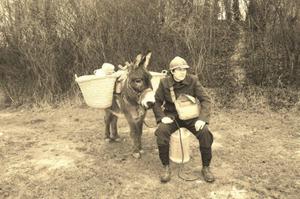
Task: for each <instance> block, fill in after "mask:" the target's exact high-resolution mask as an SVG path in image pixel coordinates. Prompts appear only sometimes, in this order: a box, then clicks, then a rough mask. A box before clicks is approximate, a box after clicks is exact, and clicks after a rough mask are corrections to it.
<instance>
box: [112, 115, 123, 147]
mask: <svg viewBox="0 0 300 199" xmlns="http://www.w3.org/2000/svg"><path fill="white" fill-rule="evenodd" d="M117 124H118V117H117V116H115V115H113V116H112V120H111V123H110V130H111V139H112V140H114V141H117V142H119V141H121V139H120V136H119V134H118V125H117Z"/></svg>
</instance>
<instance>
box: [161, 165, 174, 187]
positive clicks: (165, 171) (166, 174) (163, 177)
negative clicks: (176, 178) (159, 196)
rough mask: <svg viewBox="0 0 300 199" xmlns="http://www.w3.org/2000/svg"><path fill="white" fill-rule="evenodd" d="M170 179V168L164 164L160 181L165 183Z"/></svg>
mask: <svg viewBox="0 0 300 199" xmlns="http://www.w3.org/2000/svg"><path fill="white" fill-rule="evenodd" d="M170 180H171V170H170V166H169V165H166V166H164V168H163V172H162V173H161V175H160V181H161V182H162V183H166V182H169V181H170Z"/></svg>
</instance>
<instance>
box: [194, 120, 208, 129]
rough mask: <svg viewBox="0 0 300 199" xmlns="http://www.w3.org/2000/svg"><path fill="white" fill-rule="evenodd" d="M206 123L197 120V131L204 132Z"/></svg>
mask: <svg viewBox="0 0 300 199" xmlns="http://www.w3.org/2000/svg"><path fill="white" fill-rule="evenodd" d="M205 124H206V123H205V122H203V121H202V120H197V121H196V123H195V129H196V131H199V130H202V129H203V127H204V126H205Z"/></svg>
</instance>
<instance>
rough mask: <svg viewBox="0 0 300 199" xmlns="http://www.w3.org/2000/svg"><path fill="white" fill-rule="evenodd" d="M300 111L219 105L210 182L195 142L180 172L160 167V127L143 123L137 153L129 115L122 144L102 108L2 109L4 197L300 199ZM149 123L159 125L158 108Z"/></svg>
mask: <svg viewBox="0 0 300 199" xmlns="http://www.w3.org/2000/svg"><path fill="white" fill-rule="evenodd" d="M299 115H300V113H299V111H289V112H288V111H279V112H276V113H275V112H272V111H269V110H266V111H250V110H248V111H245V110H243V111H241V110H227V109H226V110H225V109H224V110H219V111H215V112H214V113H213V115H212V118H211V119H212V123H211V124H210V129H211V131H212V132H213V134H214V137H215V142H214V144H213V161H212V165H211V166H212V171H213V172H214V173H215V175H216V181H215V182H214V183H212V184H208V183H205V182H204V181H203V178H202V177H201V175H200V170H201V165H200V157H199V154H198V147H197V142H196V140H195V139H194V138H192V139H191V141H190V147H191V160H190V161H189V162H188V163H186V164H185V165H184V167H183V168H182V173H181V175H182V176H185V178H196V177H199V179H198V180H196V181H191V182H187V181H184V180H182V179H180V178H179V177H178V176H177V172H178V170H179V168H180V165H179V164H176V163H172V164H171V169H172V180H171V181H170V182H169V183H167V184H161V183H160V182H159V178H158V175H159V172H160V171H161V166H160V162H159V159H158V153H157V149H156V144H155V136H154V133H153V132H154V129H155V128H148V127H145V128H144V134H143V143H144V150H145V153H144V154H143V156H142V158H141V159H139V160H137V159H134V158H133V157H132V156H131V155H130V152H131V149H130V146H131V139H130V137H129V129H128V125H127V124H126V121H125V120H124V118H120V122H119V124H118V127H119V131H120V135H121V137H122V141H121V142H118V143H106V142H105V141H104V139H103V137H104V133H103V128H104V125H103V111H101V110H97V109H92V108H87V107H84V106H62V107H58V108H54V109H53V108H42V109H37V108H35V109H31V110H28V109H20V108H19V109H5V110H2V111H0V165H1V170H0V198H22V199H23V198H24V199H26V198H28V199H29V198H30V199H31V198H72V199H73V198H122V199H123V198H212V199H215V198H220V199H223V198H236V199H241V198H284V199H286V198H295V199H296V198H298V197H297V196H299V195H300V169H299V168H300V167H299V160H300V147H299V136H300V116H299ZM146 122H147V123H148V124H150V125H151V126H154V125H155V122H154V118H153V114H152V112H149V114H148V116H147V118H146Z"/></svg>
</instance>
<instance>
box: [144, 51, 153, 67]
mask: <svg viewBox="0 0 300 199" xmlns="http://www.w3.org/2000/svg"><path fill="white" fill-rule="evenodd" d="M151 55H152V52H149V53H148V54H147V55H146V56H145V62H144V67H145V68H147V66H148V64H149V62H150V58H151Z"/></svg>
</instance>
